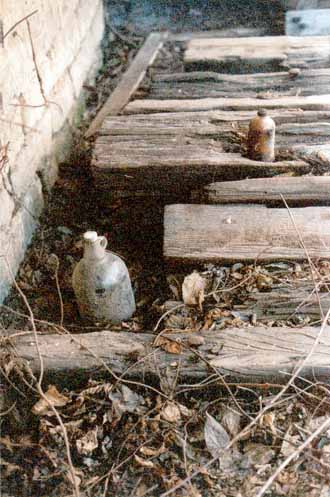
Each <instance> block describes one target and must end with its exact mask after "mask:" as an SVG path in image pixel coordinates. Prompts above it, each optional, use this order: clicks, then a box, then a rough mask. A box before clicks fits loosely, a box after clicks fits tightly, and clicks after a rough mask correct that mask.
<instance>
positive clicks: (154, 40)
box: [85, 33, 167, 138]
mask: <svg viewBox="0 0 330 497" xmlns="http://www.w3.org/2000/svg"><path fill="white" fill-rule="evenodd" d="M166 37H167V33H151V34H150V35H149V36H148V38H147V40H146V41H145V43H144V45H143V46H142V47H141V49H140V50H139V52H138V53H137V55H136V57H135V58H134V60H133V62H132V63H131V65H130V66H129V68H128V69H127V71H126V72H125V74H124V75H123V77H122V79H121V81H120V83H119V85H118V86H117V87H116V88H115V90H114V91H113V92H112V94H111V95H110V97H109V99H108V100H107V101H106V103H105V104H104V106H103V107H102V108H101V110H100V111H99V112H98V113H97V115H96V117H95V118H94V119H93V121H92V123H91V125H90V126H89V128H88V130H87V132H86V135H85V137H86V138H90V137H91V136H93V135H94V134H95V133H96V132H97V130H98V129H99V128H100V126H101V125H102V122H103V120H104V118H105V117H106V116H108V115H116V114H118V113H119V112H121V110H122V109H123V107H125V105H126V104H127V102H128V101H129V99H130V98H131V96H132V95H133V93H134V92H135V90H136V89H137V88H138V86H139V85H140V83H141V81H142V80H143V78H144V76H145V74H146V71H147V69H148V67H149V66H150V65H151V64H152V63H153V61H154V60H155V58H156V56H157V54H158V51H159V49H160V48H161V47H162V45H163V43H164V41H165V40H166Z"/></svg>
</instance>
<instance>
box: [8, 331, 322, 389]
mask: <svg viewBox="0 0 330 497" xmlns="http://www.w3.org/2000/svg"><path fill="white" fill-rule="evenodd" d="M318 331H319V329H318V328H312V327H309V328H301V329H297V328H285V327H283V328H262V327H258V328H255V327H249V328H228V329H226V330H225V331H223V330H212V332H202V333H199V334H200V335H201V336H203V338H204V344H203V345H201V346H200V347H199V348H198V353H199V354H200V355H201V356H202V357H205V358H207V360H208V361H209V362H210V363H211V365H212V366H214V367H215V368H217V370H218V371H219V374H220V375H225V377H226V380H227V381H228V382H232V381H233V382H249V383H265V382H270V383H272V382H274V383H286V382H287V381H288V379H289V377H290V376H289V375H290V374H291V373H292V372H293V370H294V369H295V368H296V367H297V366H298V365H300V363H301V361H302V360H303V359H304V358H305V357H306V356H307V354H308V352H309V350H310V349H311V347H312V346H313V343H314V341H315V340H316V337H317V333H318ZM189 336H191V333H190V334H189V333H188V334H187V333H179V334H170V335H168V337H169V338H170V339H172V340H177V339H180V340H181V343H182V345H183V346H182V352H181V354H179V355H177V354H170V353H167V352H165V351H164V350H162V349H159V348H155V347H153V342H154V339H155V335H152V334H148V333H113V332H110V331H101V332H95V333H86V334H78V335H72V336H71V335H60V336H59V335H45V334H42V335H39V337H38V338H39V340H38V341H39V346H40V352H41V355H42V357H43V360H44V366H45V372H46V374H57V375H62V376H63V375H65V377H66V380H67V379H68V378H69V377H70V375H71V376H72V377H73V378H75V379H77V375H78V376H79V377H80V378H82V377H83V376H85V378H86V379H87V378H88V377H90V376H92V375H93V374H94V375H95V374H98V375H100V372H101V371H102V370H103V373H104V374H106V375H107V376H108V377H109V373H107V372H106V370H105V369H104V367H103V365H102V361H103V362H104V363H105V364H106V365H107V366H108V367H109V368H110V369H111V370H112V371H114V372H115V373H116V374H117V375H122V374H124V375H125V376H124V377H125V378H132V377H140V378H142V377H143V378H145V377H148V376H149V377H150V376H152V377H154V378H155V379H158V380H159V375H162V376H167V375H168V376H171V375H172V376H173V375H175V374H176V369H177V368H178V367H179V368H180V370H179V373H178V378H179V383H180V382H181V381H182V380H186V379H190V380H191V381H192V383H194V382H196V381H200V380H201V379H203V378H206V377H207V376H209V375H210V369H209V366H208V365H207V364H206V363H205V362H203V361H202V360H198V357H196V355H195V354H194V352H193V351H192V350H191V349H189V346H188V339H189ZM13 340H14V344H15V350H16V352H17V354H18V355H19V357H21V359H23V360H26V361H28V363H29V365H30V367H31V369H32V371H33V372H34V373H36V374H37V373H38V371H39V368H40V365H39V359H38V354H37V352H36V344H35V340H34V338H33V337H32V336H31V337H19V339H13ZM185 345H187V346H188V348H186V347H185ZM329 360H330V328H329V327H326V328H325V330H324V333H323V334H322V337H321V340H320V342H319V344H318V345H317V347H316V350H315V353H314V354H313V355H312V356H311V357H310V358H309V360H308V361H307V362H306V364H305V366H304V368H303V370H302V371H301V372H300V375H299V376H300V377H303V378H306V379H311V380H319V381H325V382H326V383H329V381H330V366H329Z"/></svg>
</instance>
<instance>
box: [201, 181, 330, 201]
mask: <svg viewBox="0 0 330 497" xmlns="http://www.w3.org/2000/svg"><path fill="white" fill-rule="evenodd" d="M204 191H205V200H206V203H211V204H227V203H232V204H233V203H235V204H237V203H262V204H267V205H269V204H274V203H276V204H278V205H282V206H283V200H282V195H283V197H284V199H285V200H286V201H288V202H289V205H290V206H292V204H294V205H304V206H307V205H311V204H316V203H318V204H320V203H326V204H330V177H329V176H299V177H282V176H278V177H274V178H254V179H244V180H241V181H224V182H217V183H211V184H210V185H207V186H206V187H205V188H204Z"/></svg>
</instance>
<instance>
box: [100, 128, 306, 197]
mask: <svg viewBox="0 0 330 497" xmlns="http://www.w3.org/2000/svg"><path fill="white" fill-rule="evenodd" d="M190 141H191V143H189V140H186V141H185V140H182V139H181V138H180V137H178V138H176V137H172V138H171V137H166V139H165V140H157V138H155V139H153V140H150V139H149V140H148V139H147V140H145V141H144V140H142V139H139V140H136V139H134V137H133V138H132V139H131V140H129V141H127V140H126V141H124V140H118V141H115V142H111V141H110V140H109V138H108V137H104V139H103V140H101V137H100V138H99V139H98V140H97V142H96V145H95V154H94V159H93V162H92V173H93V176H94V179H95V184H96V187H97V188H98V189H101V190H104V191H107V192H111V191H113V192H116V191H118V190H121V191H125V192H126V194H127V195H128V196H130V195H134V194H135V192H136V191H144V192H146V193H147V194H148V193H149V194H150V195H151V194H152V192H162V194H163V195H169V194H175V197H176V198H177V199H180V195H183V194H184V193H190V192H191V190H192V189H196V188H202V187H203V186H205V185H206V184H208V183H211V182H212V181H214V180H219V181H220V180H224V179H239V178H245V177H246V176H248V175H249V176H254V177H255V176H264V175H266V176H267V175H274V174H276V173H277V174H278V173H282V172H292V171H295V172H298V173H301V174H303V173H306V172H308V171H309V170H310V166H309V165H308V164H307V163H306V162H304V161H300V160H290V161H278V162H259V161H252V160H250V159H247V158H245V157H242V156H241V155H240V154H237V153H224V152H223V151H222V147H221V144H219V143H217V142H216V141H215V140H209V139H208V140H207V139H204V140H199V141H198V140H197V139H196V140H193V139H191V140H190Z"/></svg>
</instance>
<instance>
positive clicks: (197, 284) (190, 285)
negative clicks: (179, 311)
mask: <svg viewBox="0 0 330 497" xmlns="http://www.w3.org/2000/svg"><path fill="white" fill-rule="evenodd" d="M205 287H206V280H205V279H204V278H202V276H201V275H200V274H199V273H198V272H197V271H194V272H193V273H191V274H190V275H189V276H186V277H185V279H184V281H183V284H182V298H183V302H184V303H185V304H187V305H198V306H199V308H200V309H202V303H203V302H204V299H205V296H204V292H205Z"/></svg>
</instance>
